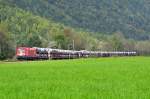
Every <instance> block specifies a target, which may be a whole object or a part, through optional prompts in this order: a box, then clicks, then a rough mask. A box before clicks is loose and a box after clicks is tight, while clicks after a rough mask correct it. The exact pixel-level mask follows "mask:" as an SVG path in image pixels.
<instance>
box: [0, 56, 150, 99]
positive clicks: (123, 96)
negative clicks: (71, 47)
mask: <svg viewBox="0 0 150 99" xmlns="http://www.w3.org/2000/svg"><path fill="white" fill-rule="evenodd" d="M0 99H150V57H130V58H129V57H121V58H100V59H77V60H57V61H54V60H53V61H34V62H14V63H5V62H0Z"/></svg>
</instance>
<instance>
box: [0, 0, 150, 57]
mask: <svg viewBox="0 0 150 99" xmlns="http://www.w3.org/2000/svg"><path fill="white" fill-rule="evenodd" d="M100 1H101V2H100ZM100 1H98V0H91V1H90V0H74V1H71V0H0V59H6V58H11V57H12V56H14V55H15V48H16V47H17V46H28V47H51V48H60V49H73V42H74V45H75V50H98V51H100V50H101V51H130V50H132V51H133V50H135V51H138V52H140V53H142V54H145V55H147V54H149V53H150V51H149V49H150V43H149V42H150V41H149V34H150V33H149V31H150V28H149V27H150V25H149V18H150V17H149V16H150V15H149V7H148V5H149V2H148V1H146V0H145V1H144V0H141V1H138V0H133V2H132V1H129V0H128V1H126V2H125V1H118V0H116V1H113V0H105V1H104V0H100ZM123 3H124V4H123ZM127 6H128V7H127ZM127 9H128V10H127Z"/></svg>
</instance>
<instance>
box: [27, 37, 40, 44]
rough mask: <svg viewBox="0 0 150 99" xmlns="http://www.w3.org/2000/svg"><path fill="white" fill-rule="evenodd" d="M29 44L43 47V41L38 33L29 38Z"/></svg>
mask: <svg viewBox="0 0 150 99" xmlns="http://www.w3.org/2000/svg"><path fill="white" fill-rule="evenodd" d="M27 46H28V47H42V41H41V40H40V38H39V36H38V35H33V36H31V37H30V38H29V39H28V42H27Z"/></svg>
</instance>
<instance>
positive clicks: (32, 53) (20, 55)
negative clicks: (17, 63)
mask: <svg viewBox="0 0 150 99" xmlns="http://www.w3.org/2000/svg"><path fill="white" fill-rule="evenodd" d="M16 57H17V59H18V60H21V59H25V60H32V59H37V54H36V48H29V47H18V48H17V49H16Z"/></svg>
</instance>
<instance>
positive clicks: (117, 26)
mask: <svg viewBox="0 0 150 99" xmlns="http://www.w3.org/2000/svg"><path fill="white" fill-rule="evenodd" d="M2 1H5V3H8V4H11V5H12V6H17V7H19V8H21V9H24V10H26V11H30V12H32V13H34V14H36V15H39V16H42V17H46V18H48V19H50V18H52V19H53V20H55V21H57V22H61V23H63V24H65V25H67V26H72V27H77V28H84V29H85V30H87V31H91V32H101V33H105V34H113V33H115V32H118V31H119V32H122V33H123V34H124V35H125V37H126V38H133V39H137V40H147V39H149V37H150V36H149V35H150V24H149V21H150V17H149V16H150V7H149V6H150V2H149V0H2Z"/></svg>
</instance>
